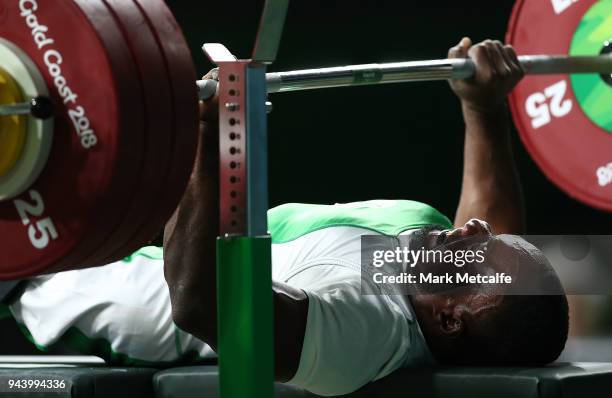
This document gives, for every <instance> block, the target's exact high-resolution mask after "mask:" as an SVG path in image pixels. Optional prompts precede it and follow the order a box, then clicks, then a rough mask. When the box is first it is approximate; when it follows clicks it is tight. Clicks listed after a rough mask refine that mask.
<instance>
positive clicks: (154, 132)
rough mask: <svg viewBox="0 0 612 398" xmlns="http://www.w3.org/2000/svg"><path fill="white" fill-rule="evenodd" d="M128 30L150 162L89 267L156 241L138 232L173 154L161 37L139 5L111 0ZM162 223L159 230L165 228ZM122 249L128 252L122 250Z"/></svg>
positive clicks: (120, 22)
mask: <svg viewBox="0 0 612 398" xmlns="http://www.w3.org/2000/svg"><path fill="white" fill-rule="evenodd" d="M104 3H105V4H106V5H107V6H108V7H109V9H110V10H111V11H112V14H113V16H114V17H115V20H116V22H117V24H118V26H119V27H120V28H121V30H122V32H123V36H124V38H125V40H126V43H127V44H128V46H129V47H130V50H131V54H132V58H133V59H134V60H135V63H136V65H137V68H138V71H139V74H140V90H141V92H142V97H143V99H144V102H143V105H144V109H145V114H146V116H147V118H146V125H145V132H146V144H145V158H144V160H143V163H142V167H141V169H142V175H141V178H140V179H139V180H138V181H134V187H135V190H136V195H135V196H134V198H133V200H132V202H131V204H130V210H129V211H128V212H127V214H126V217H125V218H124V219H123V221H122V223H121V226H120V227H119V228H118V229H117V231H115V233H114V234H113V235H112V236H111V237H110V239H109V240H108V241H107V242H106V243H105V244H104V245H102V246H101V248H100V250H98V251H96V254H95V257H94V259H90V260H87V261H85V263H93V264H105V263H109V262H112V261H116V260H118V259H121V258H123V257H125V256H127V255H129V254H131V253H132V252H134V251H135V250H136V249H138V248H139V247H141V246H143V245H145V244H146V243H147V242H148V241H150V240H151V239H153V238H154V237H155V234H156V233H157V232H158V231H156V232H154V233H153V234H150V233H149V234H143V233H140V234H138V233H139V232H140V231H141V230H142V229H143V226H144V225H146V224H147V223H148V222H149V220H150V218H151V213H153V212H154V211H155V210H156V208H157V207H158V206H159V205H160V203H159V201H160V199H159V198H160V196H161V190H162V188H165V185H166V183H165V181H164V180H165V178H166V174H167V171H168V168H169V165H170V160H171V153H172V151H171V150H172V145H173V142H172V141H173V140H172V134H171V131H172V114H171V110H172V92H171V89H170V83H169V80H168V79H169V77H168V70H167V68H166V66H165V62H164V59H163V55H162V54H161V50H160V48H159V46H158V45H157V42H156V38H155V36H154V35H153V33H152V32H151V30H150V29H149V26H148V25H147V23H146V21H145V19H144V17H143V15H142V14H141V13H140V10H139V9H138V7H136V5H135V4H134V3H133V2H131V1H125V0H105V1H104ZM161 227H162V225H158V226H157V230H160V229H161ZM119 249H122V250H121V251H119Z"/></svg>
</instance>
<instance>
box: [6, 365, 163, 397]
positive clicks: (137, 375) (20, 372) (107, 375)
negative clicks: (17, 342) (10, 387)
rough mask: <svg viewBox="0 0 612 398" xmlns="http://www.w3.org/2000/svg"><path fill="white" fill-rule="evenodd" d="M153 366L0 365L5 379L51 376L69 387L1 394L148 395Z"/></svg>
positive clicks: (60, 395) (149, 395) (28, 395)
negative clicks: (19, 366)
mask: <svg viewBox="0 0 612 398" xmlns="http://www.w3.org/2000/svg"><path fill="white" fill-rule="evenodd" d="M155 372H156V370H155V369H147V368H103V367H33V368H0V376H1V377H2V378H4V379H6V378H12V379H20V378H28V377H36V378H37V379H44V378H45V377H54V378H55V379H61V380H64V381H65V382H66V384H67V385H70V386H71V387H70V388H69V389H67V390H66V391H64V392H58V391H56V392H14V393H13V392H11V393H7V392H4V393H2V394H1V395H2V398H5V397H6V398H9V397H16V398H29V397H33V398H48V397H54V398H150V397H153V396H154V394H153V385H152V382H151V380H152V378H153V374H154V373H155Z"/></svg>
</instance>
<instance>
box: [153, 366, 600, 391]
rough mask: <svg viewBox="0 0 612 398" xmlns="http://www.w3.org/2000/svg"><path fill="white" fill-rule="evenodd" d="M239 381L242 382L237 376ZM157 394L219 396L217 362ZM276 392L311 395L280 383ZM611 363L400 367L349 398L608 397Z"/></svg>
mask: <svg viewBox="0 0 612 398" xmlns="http://www.w3.org/2000/svg"><path fill="white" fill-rule="evenodd" d="M237 382H238V383H239V382H240V381H237ZM153 384H154V389H155V394H156V398H196V397H197V398H217V397H219V387H218V370H217V368H216V367H214V366H202V367H187V368H174V369H169V370H165V371H161V372H158V373H157V374H156V375H155V376H154V378H153ZM275 390H276V397H282V398H294V397H295V398H312V397H315V396H314V395H312V394H309V393H307V392H305V391H303V390H300V389H297V388H294V387H291V386H286V385H282V384H278V383H277V384H276V386H275ZM611 391H612V363H559V364H552V365H549V366H546V367H542V368H512V367H493V368H488V367H483V368H479V367H474V368H435V369H421V370H417V371H415V370H411V369H401V370H398V371H396V372H395V373H393V374H392V375H390V376H388V377H386V378H384V379H381V380H379V381H377V382H375V383H371V384H369V385H367V386H365V387H364V388H362V389H361V390H359V391H357V392H355V393H353V394H350V395H348V396H347V397H351V398H365V397H367V398H383V397H384V398H410V397H419V398H426V397H431V398H463V397H466V398H468V397H469V398H479V397H483V398H485V397H486V398H489V397H495V398H583V397H589V398H599V397H601V398H610V397H612V393H611Z"/></svg>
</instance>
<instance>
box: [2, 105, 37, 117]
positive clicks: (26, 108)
mask: <svg viewBox="0 0 612 398" xmlns="http://www.w3.org/2000/svg"><path fill="white" fill-rule="evenodd" d="M31 111H32V104H31V103H30V102H22V103H19V104H10V105H0V116H14V115H29V114H30V112H31Z"/></svg>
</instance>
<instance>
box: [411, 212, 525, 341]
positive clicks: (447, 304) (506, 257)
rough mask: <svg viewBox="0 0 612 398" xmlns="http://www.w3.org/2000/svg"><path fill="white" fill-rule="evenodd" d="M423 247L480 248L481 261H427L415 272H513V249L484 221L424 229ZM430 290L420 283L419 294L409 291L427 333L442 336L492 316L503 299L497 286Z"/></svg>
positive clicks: (514, 270)
mask: <svg viewBox="0 0 612 398" xmlns="http://www.w3.org/2000/svg"><path fill="white" fill-rule="evenodd" d="M419 243H420V244H421V245H423V247H425V248H426V249H430V250H441V251H443V252H446V251H448V250H450V251H454V252H457V251H464V252H465V251H467V250H471V251H478V250H483V251H484V252H485V253H486V255H485V261H483V262H481V263H476V262H474V263H471V264H466V265H464V266H463V267H461V268H456V267H455V266H454V265H452V264H448V263H436V262H433V263H432V262H428V263H421V264H419V265H417V267H415V269H416V270H417V272H433V273H436V274H444V273H447V272H451V273H452V274H454V273H455V272H456V271H460V272H467V273H470V274H492V273H495V272H505V273H506V274H509V275H512V274H514V273H516V262H515V261H513V259H514V258H515V256H516V253H515V250H514V249H512V248H510V247H508V246H507V245H505V244H503V242H498V240H497V239H495V235H493V234H492V232H491V227H490V226H489V224H488V223H487V222H485V221H482V220H478V219H471V220H469V221H468V222H466V223H465V224H464V225H463V226H461V227H458V228H455V229H449V230H442V231H440V230H432V231H429V232H427V233H426V234H425V235H424V236H423V237H422V241H421V242H419ZM451 287H452V289H449V288H448V287H442V288H438V287H436V289H438V290H435V291H432V290H430V288H429V286H427V285H426V286H423V288H422V290H421V292H420V293H417V294H413V295H412V296H411V301H412V303H413V305H414V307H415V310H416V311H417V314H418V318H419V322H420V324H421V326H422V328H423V329H427V331H428V332H429V334H430V335H431V334H433V335H437V336H439V337H441V338H443V337H444V336H449V335H453V334H454V333H459V332H460V331H461V330H462V329H463V328H465V327H469V325H470V324H471V323H480V324H482V323H483V321H484V319H486V317H488V316H489V315H494V314H495V312H496V311H497V310H498V308H499V307H500V305H501V302H502V301H503V296H502V293H503V292H501V291H499V289H500V287H499V286H490V285H483V286H477V285H469V286H459V285H454V286H451Z"/></svg>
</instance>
